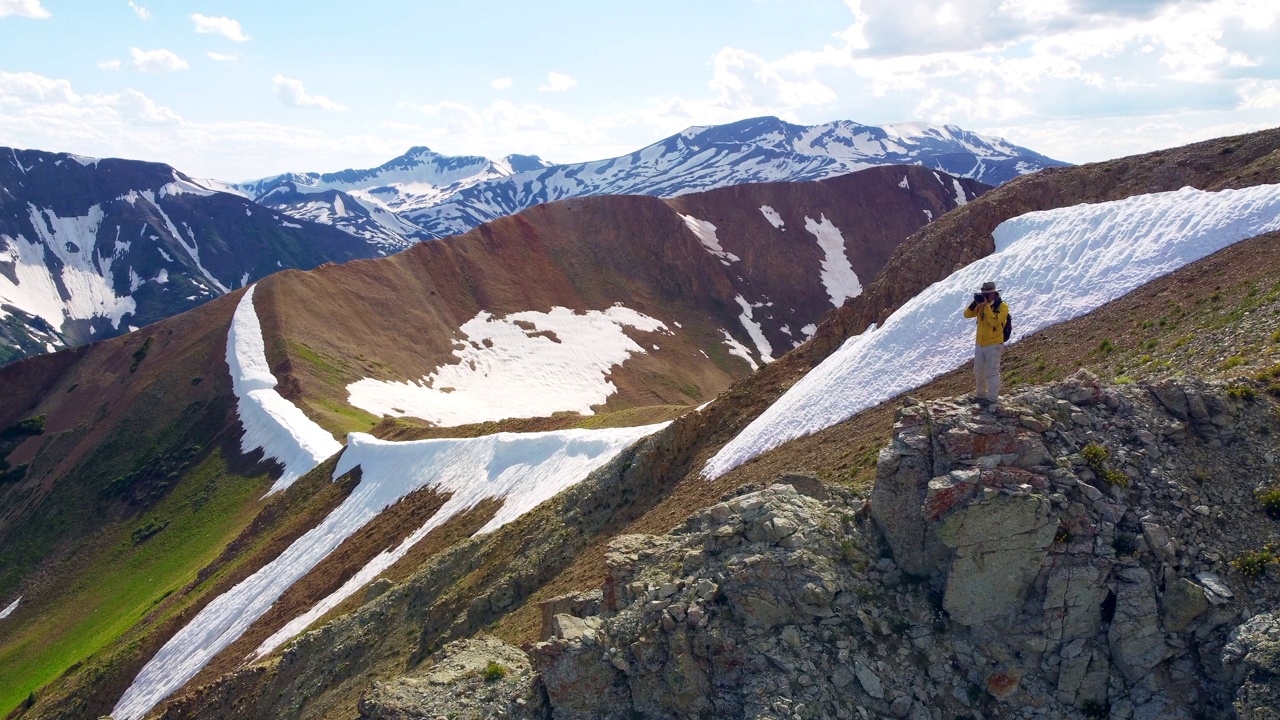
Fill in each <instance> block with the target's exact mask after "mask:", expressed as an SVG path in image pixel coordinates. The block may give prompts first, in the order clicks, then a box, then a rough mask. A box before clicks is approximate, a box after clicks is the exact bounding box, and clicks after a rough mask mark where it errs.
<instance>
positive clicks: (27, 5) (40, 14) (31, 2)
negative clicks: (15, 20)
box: [0, 0, 49, 20]
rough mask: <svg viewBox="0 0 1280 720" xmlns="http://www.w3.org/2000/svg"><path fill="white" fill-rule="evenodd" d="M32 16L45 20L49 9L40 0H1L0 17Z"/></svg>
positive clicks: (34, 18) (35, 18)
mask: <svg viewBox="0 0 1280 720" xmlns="http://www.w3.org/2000/svg"><path fill="white" fill-rule="evenodd" d="M10 15H13V16H15V17H25V18H31V19H33V20H43V19H45V18H47V17H49V11H48V10H45V9H44V7H43V6H42V5H41V4H40V0H0V17H8V16H10Z"/></svg>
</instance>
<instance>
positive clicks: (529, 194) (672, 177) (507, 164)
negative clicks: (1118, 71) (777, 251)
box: [236, 117, 1063, 249]
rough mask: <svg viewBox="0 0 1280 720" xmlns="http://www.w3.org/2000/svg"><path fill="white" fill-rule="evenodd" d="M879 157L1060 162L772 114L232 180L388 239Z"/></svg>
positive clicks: (951, 165)
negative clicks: (575, 141)
mask: <svg viewBox="0 0 1280 720" xmlns="http://www.w3.org/2000/svg"><path fill="white" fill-rule="evenodd" d="M876 165H923V166H925V167H929V168H933V169H937V170H942V171H945V172H947V173H950V174H952V175H956V176H959V177H966V178H971V179H974V180H978V181H980V182H983V183H987V184H989V185H999V184H1001V183H1004V182H1007V181H1009V180H1012V179H1013V178H1015V177H1018V176H1019V175H1022V174H1025V173H1029V172H1034V171H1036V170H1039V169H1041V168H1045V167H1053V166H1060V165H1063V163H1061V162H1058V161H1056V160H1053V159H1050V158H1048V157H1045V156H1043V155H1040V154H1038V153H1036V152H1033V151H1031V150H1028V149H1026V148H1023V147H1019V146H1017V145H1013V144H1011V143H1009V142H1006V141H1004V140H1002V139H1000V138H993V137H987V136H983V135H978V134H976V133H972V132H969V131H966V130H963V129H961V128H958V127H956V126H954V125H942V126H938V125H929V124H926V123H903V124H896V125H885V126H874V125H862V124H860V123H856V122H852V121H847V120H841V121H837V122H832V123H826V124H823V125H813V126H805V125H794V124H791V123H788V122H784V121H782V120H779V119H778V118H775V117H763V118H754V119H750V120H742V121H740V122H736V123H731V124H728V125H714V126H706V127H691V128H689V129H687V130H685V131H683V132H680V133H677V134H676V135H672V136H671V137H668V138H666V139H664V140H661V141H659V142H656V143H654V144H652V145H649V146H647V147H644V148H641V149H640V150H637V151H635V152H633V153H631V154H629V155H623V156H621V157H616V158H610V159H607V160H596V161H592V162H584V163H571V164H563V165H556V164H551V163H547V162H546V161H544V160H542V159H541V158H538V157H536V156H529V155H509V156H507V157H505V158H503V159H502V160H498V161H494V160H487V159H485V158H482V157H476V156H463V157H449V156H444V155H440V154H438V153H435V152H432V151H431V150H429V149H427V148H425V147H415V148H412V149H411V150H410V151H409V152H407V153H406V154H404V155H403V156H401V157H398V158H396V159H394V160H392V161H390V162H388V163H386V164H384V165H382V166H380V167H377V168H373V169H370V170H344V171H341V172H337V173H328V174H319V173H286V174H283V175H277V176H274V177H270V178H264V179H261V180H255V181H250V182H245V183H241V184H239V185H237V186H236V187H237V188H238V189H239V190H240V191H241V192H243V193H245V195H246V196H248V197H251V198H253V199H254V200H256V201H257V202H260V203H263V204H265V205H268V206H269V207H272V208H274V209H276V210H279V211H280V212H283V213H286V214H289V215H292V216H294V217H298V218H305V219H308V220H313V221H315V222H321V223H327V224H332V225H334V226H335V227H339V228H341V229H343V230H346V231H347V232H349V233H351V234H353V235H356V236H358V237H362V238H365V239H367V240H369V241H371V242H376V243H378V244H380V245H381V246H383V247H384V248H387V249H400V248H403V247H405V246H406V245H408V244H410V243H412V242H415V241H418V240H426V239H438V238H442V237H447V236H450V235H457V234H460V233H463V232H466V231H467V230H470V229H471V228H473V227H476V226H478V225H480V224H481V223H484V222H487V221H490V220H495V219H497V218H500V217H504V216H506V215H511V214H513V213H516V212H519V211H520V210H523V209H525V208H528V207H532V206H534V205H538V204H540V203H544V202H548V201H551V200H561V199H565V198H570V197H582V196H586V195H656V196H659V197H675V196H678V195H683V194H685V193H689V192H697V191H703V190H710V189H714V188H718V187H725V186H728V185H738V184H742V183H754V182H794V181H804V180H820V179H823V178H827V177H832V176H834V175H843V174H845V173H849V172H853V171H856V170H861V169H864V168H868V167H872V166H876Z"/></svg>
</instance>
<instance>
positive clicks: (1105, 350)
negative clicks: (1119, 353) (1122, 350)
mask: <svg viewBox="0 0 1280 720" xmlns="http://www.w3.org/2000/svg"><path fill="white" fill-rule="evenodd" d="M1115 351H1116V346H1115V344H1113V343H1112V342H1111V341H1110V340H1103V341H1102V342H1100V343H1098V352H1100V353H1102V354H1104V355H1110V354H1111V353H1113V352H1115Z"/></svg>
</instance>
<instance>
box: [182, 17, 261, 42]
mask: <svg viewBox="0 0 1280 720" xmlns="http://www.w3.org/2000/svg"><path fill="white" fill-rule="evenodd" d="M191 20H192V22H194V23H195V24H196V32H198V33H206V34H209V35H221V36H222V37H224V38H226V39H228V40H233V41H235V42H245V41H247V40H248V39H249V36H248V35H245V34H244V31H243V30H241V29H240V21H238V20H232V19H231V18H229V17H208V16H206V15H201V14H200V13H196V14H194V15H192V16H191Z"/></svg>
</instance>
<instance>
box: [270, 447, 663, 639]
mask: <svg viewBox="0 0 1280 720" xmlns="http://www.w3.org/2000/svg"><path fill="white" fill-rule="evenodd" d="M665 426H666V423H663V424H661V425H648V426H643V427H629V428H617V429H610V430H561V431H556V432H545V433H498V434H496V435H485V436H483V437H479V438H472V439H465V440H452V439H447V440H419V441H417V442H399V443H397V442H387V441H385V440H379V439H377V438H375V437H373V436H371V435H365V434H364V433H352V434H351V435H350V437H349V439H348V444H347V449H346V451H345V452H344V453H343V454H342V458H341V459H340V460H339V461H338V467H337V468H336V469H335V470H334V473H333V474H334V477H335V478H337V477H340V476H341V475H343V474H345V473H347V472H350V471H351V470H352V469H354V468H356V467H359V468H360V472H361V476H360V477H361V480H360V483H361V486H363V485H364V484H366V483H371V484H374V485H377V486H379V487H397V488H402V489H403V493H404V494H407V493H408V492H410V491H412V490H416V489H418V488H420V487H431V488H433V489H435V490H436V491H437V492H440V493H442V494H448V495H449V496H450V497H449V499H448V500H447V501H446V502H445V503H444V505H442V506H441V507H440V509H439V510H438V511H437V512H436V514H435V515H432V516H431V517H430V518H429V519H428V520H427V522H426V523H425V524H423V525H422V527H419V528H418V529H417V530H415V531H414V532H413V533H412V534H410V535H409V536H408V537H407V538H405V539H404V540H403V541H402V542H401V543H400V544H399V545H397V546H396V547H394V548H391V549H388V550H384V551H383V552H381V553H380V554H378V555H377V556H376V557H374V558H373V559H372V560H370V561H369V563H368V564H366V565H365V566H364V567H363V568H361V569H360V571H359V572H357V573H356V574H355V575H353V576H352V577H351V578H350V579H349V580H347V582H346V583H344V584H343V585H342V587H340V588H338V589H337V590H335V591H334V592H333V593H332V594H331V595H329V596H328V597H326V598H325V599H323V600H321V601H320V602H319V603H317V604H316V605H315V606H314V607H312V608H311V609H310V610H308V611H307V612H305V613H303V614H302V615H300V616H298V617H296V618H294V619H293V620H291V621H289V623H287V624H286V625H285V626H284V627H282V628H281V629H280V630H278V631H277V632H276V633H275V634H273V635H272V636H271V637H269V638H267V639H266V640H264V641H263V643H262V644H261V645H260V646H258V649H257V650H256V651H255V652H254V655H255V657H262V656H263V655H266V654H267V653H269V652H271V651H272V650H274V649H276V648H277V647H279V646H280V645H282V644H284V643H285V642H287V641H288V640H289V639H290V638H292V637H293V636H295V635H297V634H298V633H300V632H302V631H303V630H305V629H306V628H307V626H308V625H310V624H311V623H313V622H315V621H316V620H318V619H320V617H322V616H323V615H324V614H325V613H327V612H329V611H330V610H332V609H333V608H335V607H337V606H338V604H339V603H341V602H342V601H343V600H345V599H347V598H348V597H350V596H351V595H352V594H354V593H355V592H356V591H357V590H359V589H360V588H362V587H364V586H365V585H367V584H368V583H369V582H371V581H372V580H373V579H374V578H376V577H378V575H380V574H381V573H382V572H383V571H385V570H386V569H387V568H389V567H391V566H392V565H394V564H395V563H396V561H397V560H399V559H400V558H402V557H404V555H405V553H407V552H409V550H410V549H412V548H413V546H414V545H417V544H418V542H420V541H421V540H422V539H423V538H425V537H426V536H427V535H428V534H430V533H431V531H432V530H434V529H436V528H438V527H440V526H441V525H443V524H445V523H446V522H448V521H449V520H451V519H453V518H454V517H457V516H458V515H459V514H461V513H464V512H466V511H468V510H470V509H472V508H474V507H475V506H476V505H477V504H479V503H480V502H481V501H483V500H487V499H500V500H502V507H500V508H499V509H498V512H497V513H496V514H495V515H494V516H493V518H492V519H491V520H489V522H488V523H486V524H485V526H484V527H482V528H480V529H479V530H478V531H477V532H476V535H483V534H485V533H490V532H493V531H494V530H497V529H498V528H500V527H502V526H503V525H506V524H507V523H509V522H511V521H512V520H515V519H516V518H518V517H520V516H521V515H523V514H525V513H526V512H529V511H530V510H532V509H534V508H535V507H537V506H538V505H539V504H541V503H542V502H544V501H546V500H548V499H550V498H551V497H553V496H555V495H556V494H557V493H559V492H560V491H561V490H564V489H566V488H568V487H570V486H572V485H576V484H577V483H579V482H581V481H582V480H584V479H585V478H586V477H587V476H588V475H590V474H591V472H592V471H594V470H595V469H597V468H599V467H601V466H602V465H604V464H605V463H607V462H609V461H610V460H612V459H613V457H614V456H615V455H617V454H618V453H620V452H622V451H623V450H624V449H626V448H627V446H629V445H631V444H632V443H634V442H636V441H637V440H639V439H641V438H643V437H645V436H647V435H650V434H652V433H654V432H657V431H658V430H660V429H662V428H663V427H665Z"/></svg>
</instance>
